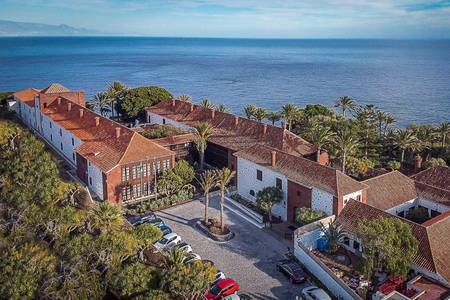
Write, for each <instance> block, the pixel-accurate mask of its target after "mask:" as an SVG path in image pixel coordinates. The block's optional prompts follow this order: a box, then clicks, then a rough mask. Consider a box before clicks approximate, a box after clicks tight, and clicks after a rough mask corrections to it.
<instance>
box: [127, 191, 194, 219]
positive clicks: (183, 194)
mask: <svg viewBox="0 0 450 300" xmlns="http://www.w3.org/2000/svg"><path fill="white" fill-rule="evenodd" d="M192 196H193V194H192V193H191V192H188V191H184V190H181V191H179V192H178V193H177V194H174V195H171V196H167V197H162V198H157V199H151V200H148V201H145V202H142V203H139V204H137V205H136V206H134V207H130V208H128V213H130V214H141V213H144V212H147V211H149V210H158V209H161V208H164V207H167V206H171V205H175V204H178V203H181V202H184V201H187V200H189V199H191V198H192Z"/></svg>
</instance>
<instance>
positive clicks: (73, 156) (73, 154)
mask: <svg viewBox="0 0 450 300" xmlns="http://www.w3.org/2000/svg"><path fill="white" fill-rule="evenodd" d="M72 159H73V161H75V152H72Z"/></svg>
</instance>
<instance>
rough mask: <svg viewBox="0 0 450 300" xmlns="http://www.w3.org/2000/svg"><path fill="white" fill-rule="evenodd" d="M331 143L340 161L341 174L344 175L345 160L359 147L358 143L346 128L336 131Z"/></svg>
mask: <svg viewBox="0 0 450 300" xmlns="http://www.w3.org/2000/svg"><path fill="white" fill-rule="evenodd" d="M333 143H334V145H335V147H336V152H337V155H338V156H339V157H340V159H341V163H342V168H341V170H342V173H344V174H345V164H346V163H347V158H348V157H349V156H350V155H352V154H353V153H354V152H355V151H356V149H357V148H358V146H359V141H358V139H357V138H356V137H355V136H354V135H352V133H351V131H350V130H349V129H348V128H343V129H341V130H338V132H337V134H336V136H335V137H334V139H333Z"/></svg>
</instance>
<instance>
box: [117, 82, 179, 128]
mask: <svg viewBox="0 0 450 300" xmlns="http://www.w3.org/2000/svg"><path fill="white" fill-rule="evenodd" d="M171 98H172V94H171V93H170V92H169V91H167V90H166V89H164V88H161V87H158V86H142V87H138V88H134V89H129V90H127V91H126V93H125V96H124V97H123V101H122V102H120V104H119V111H120V112H121V113H122V116H123V117H124V118H125V119H129V120H130V119H136V118H142V117H143V116H144V108H146V107H148V106H152V105H155V104H157V103H159V102H161V101H164V100H168V99H171Z"/></svg>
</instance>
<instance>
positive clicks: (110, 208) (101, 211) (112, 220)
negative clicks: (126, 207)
mask: <svg viewBox="0 0 450 300" xmlns="http://www.w3.org/2000/svg"><path fill="white" fill-rule="evenodd" d="M123 224H124V218H123V213H122V209H121V208H120V207H119V206H117V205H114V204H110V203H108V202H102V203H100V204H98V205H95V206H94V207H93V208H92V209H91V210H89V225H90V227H91V228H92V229H98V230H100V232H101V233H104V232H105V233H110V232H112V231H116V230H119V229H120V228H122V226H123Z"/></svg>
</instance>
